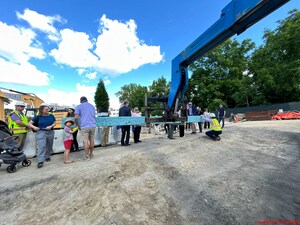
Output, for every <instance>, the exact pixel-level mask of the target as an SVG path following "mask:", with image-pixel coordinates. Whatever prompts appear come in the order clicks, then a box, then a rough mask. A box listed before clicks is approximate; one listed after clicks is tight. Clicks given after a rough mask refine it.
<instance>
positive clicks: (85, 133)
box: [80, 127, 96, 141]
mask: <svg viewBox="0 0 300 225" xmlns="http://www.w3.org/2000/svg"><path fill="white" fill-rule="evenodd" d="M95 130H96V129H95V127H93V128H83V129H81V133H80V136H81V139H82V141H90V140H94V136H95Z"/></svg>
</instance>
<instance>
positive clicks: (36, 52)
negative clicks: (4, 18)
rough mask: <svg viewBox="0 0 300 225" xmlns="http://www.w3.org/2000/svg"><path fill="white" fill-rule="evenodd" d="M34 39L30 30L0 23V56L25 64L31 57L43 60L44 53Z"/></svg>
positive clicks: (34, 35)
mask: <svg viewBox="0 0 300 225" xmlns="http://www.w3.org/2000/svg"><path fill="white" fill-rule="evenodd" d="M35 37H36V34H35V33H34V32H33V31H32V30H30V29H25V28H17V27H14V26H9V25H7V24H5V23H2V22H1V21H0V56H2V57H4V58H6V59H7V60H9V61H11V62H18V63H23V62H27V61H28V60H29V59H30V58H31V57H33V58H38V59H43V58H45V56H46V53H45V52H44V50H43V49H42V48H41V47H40V46H39V45H40V43H39V42H36V41H35Z"/></svg>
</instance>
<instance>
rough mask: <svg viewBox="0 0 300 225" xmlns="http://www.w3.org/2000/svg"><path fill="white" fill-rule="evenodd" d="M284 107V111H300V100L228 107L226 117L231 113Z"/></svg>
mask: <svg viewBox="0 0 300 225" xmlns="http://www.w3.org/2000/svg"><path fill="white" fill-rule="evenodd" d="M279 109H282V110H283V111H284V112H287V111H299V112H300V102H289V103H281V104H273V105H261V106H249V107H241V108H228V109H226V117H229V116H230V114H231V113H233V114H237V113H246V112H253V111H265V110H277V111H279Z"/></svg>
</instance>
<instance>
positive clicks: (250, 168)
mask: <svg viewBox="0 0 300 225" xmlns="http://www.w3.org/2000/svg"><path fill="white" fill-rule="evenodd" d="M175 137H176V139H175V140H169V139H168V138H167V137H166V136H165V135H164V134H161V135H152V134H143V135H142V141H143V142H142V143H139V144H134V143H132V144H131V146H130V147H121V146H120V145H114V146H109V147H106V148H103V147H99V148H96V150H95V158H94V159H92V160H91V161H89V162H86V161H79V159H80V158H81V157H82V155H83V152H78V153H73V154H72V155H71V156H72V158H73V159H75V160H77V161H76V162H75V163H73V164H69V165H65V164H63V155H62V154H58V155H54V156H53V157H52V161H51V162H49V163H46V165H45V166H44V167H43V168H42V169H37V168H36V162H35V159H33V163H32V165H31V166H30V167H28V168H22V166H19V167H18V170H17V172H16V173H13V174H8V173H7V172H6V165H2V167H1V168H0V199H1V201H0V224H2V225H4V224H9V225H11V224H24V225H26V224H39V225H40V224H64V225H68V224H70V225H74V224H81V225H82V224H104V225H119V224H130V225H135V224H137V225H145V224H151V225H156V224H172V225H173V224H174V225H176V224H195V225H196V224H197V225H199V224H200V225H201V224H260V223H261V222H262V221H263V222H266V221H267V220H273V221H275V220H276V221H277V223H279V220H285V221H290V222H292V221H294V220H296V219H297V220H298V221H299V223H300V162H299V158H300V120H295V121H265V122H245V123H238V124H228V125H227V126H226V127H225V129H224V130H223V134H222V140H221V141H220V142H214V141H212V140H210V139H208V138H206V137H205V135H204V134H200V133H197V134H196V135H191V134H190V132H188V133H187V135H186V137H183V138H180V137H178V135H175Z"/></svg>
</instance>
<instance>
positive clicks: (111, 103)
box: [109, 95, 121, 110]
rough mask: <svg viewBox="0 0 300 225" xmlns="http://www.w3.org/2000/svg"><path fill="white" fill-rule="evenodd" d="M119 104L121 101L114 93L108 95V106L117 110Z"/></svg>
mask: <svg viewBox="0 0 300 225" xmlns="http://www.w3.org/2000/svg"><path fill="white" fill-rule="evenodd" d="M120 106H121V103H120V102H119V98H118V97H116V96H115V95H109V108H113V109H116V110H118V109H119V108H120Z"/></svg>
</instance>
